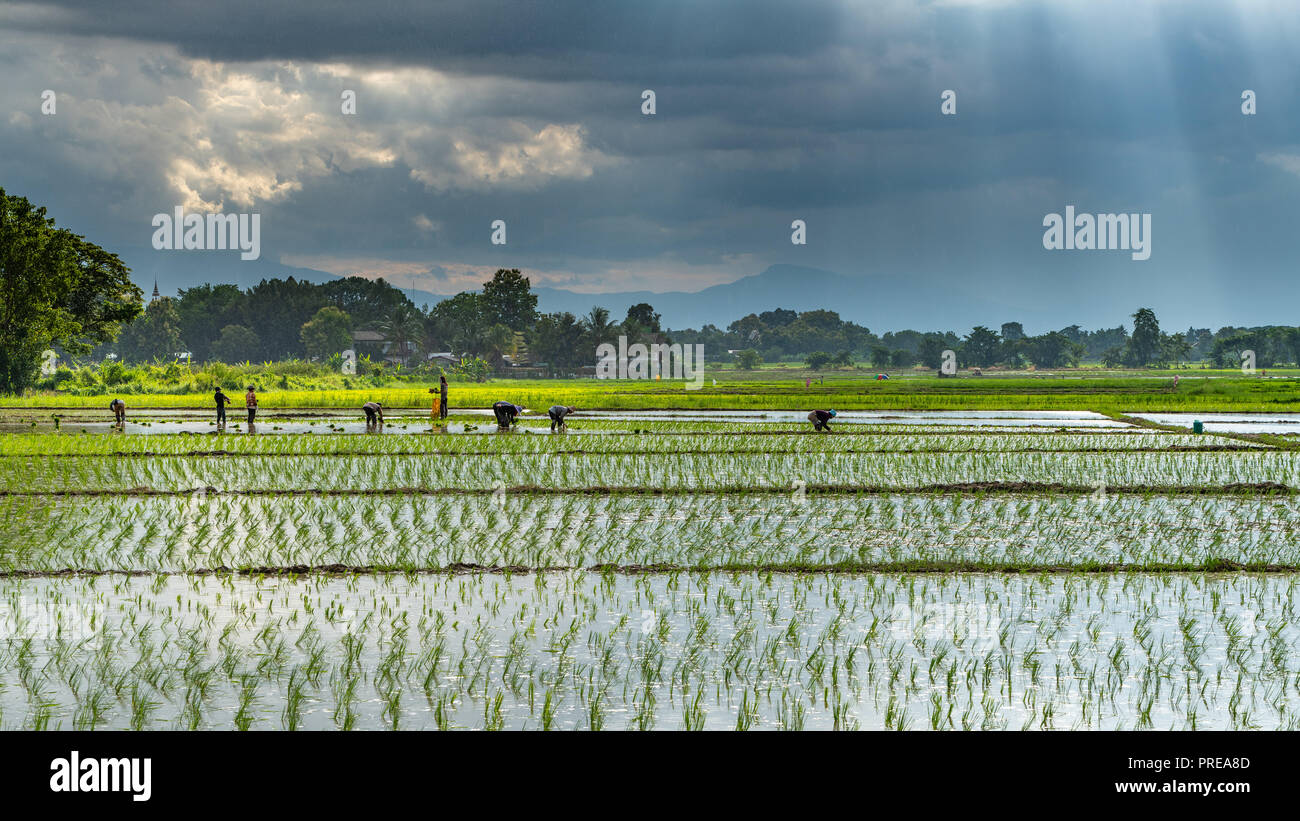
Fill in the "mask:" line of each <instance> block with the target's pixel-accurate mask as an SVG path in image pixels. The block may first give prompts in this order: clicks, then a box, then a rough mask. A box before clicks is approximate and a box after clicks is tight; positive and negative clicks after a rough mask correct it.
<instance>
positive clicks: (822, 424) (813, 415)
mask: <svg viewBox="0 0 1300 821" xmlns="http://www.w3.org/2000/svg"><path fill="white" fill-rule="evenodd" d="M838 415H839V414H838V413H837V412H836V411H835V410H834V409H831V410H815V411H811V412H810V413H809V414H808V421H809V422H812V423H813V430H824V431H828V432H829V431H830V429H831V420H832V419H834V418H835V417H836V416H838Z"/></svg>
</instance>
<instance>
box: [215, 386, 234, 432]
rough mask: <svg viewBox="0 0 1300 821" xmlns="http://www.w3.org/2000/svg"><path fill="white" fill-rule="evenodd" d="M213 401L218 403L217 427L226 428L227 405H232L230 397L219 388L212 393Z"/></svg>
mask: <svg viewBox="0 0 1300 821" xmlns="http://www.w3.org/2000/svg"><path fill="white" fill-rule="evenodd" d="M212 399H213V401H214V402H216V403H217V426H218V427H225V425H226V405H229V404H230V397H229V396H226V394H225V393H223V392H222V390H221V388H217V389H216V390H214V391H213V392H212Z"/></svg>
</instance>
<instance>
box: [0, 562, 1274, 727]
mask: <svg viewBox="0 0 1300 821" xmlns="http://www.w3.org/2000/svg"><path fill="white" fill-rule="evenodd" d="M1298 596H1300V584H1298V583H1297V580H1296V579H1295V577H1283V576H1262V577H1252V576H1245V575H1233V576H1214V575H1211V576H1186V575H1184V576H1159V575H1154V574H1151V575H1148V574H1123V575H1119V576H1070V575H1066V576H1021V575H1013V576H989V575H978V576H973V575H967V576H955V577H954V576H890V575H865V576H858V577H848V578H845V577H837V576H797V575H771V574H690V573H674V574H659V575H641V576H618V575H611V574H604V575H601V574H590V573H565V574H547V575H541V576H536V577H531V578H519V577H515V578H511V577H506V576H500V575H491V574H482V575H470V576H416V577H412V576H396V577H358V576H351V577H315V578H305V579H298V580H286V579H232V578H228V577H220V578H212V577H206V578H199V577H154V578H152V579H144V578H129V577H104V578H98V579H69V578H61V579H41V580H31V579H28V580H23V581H14V580H9V581H5V582H0V605H2V606H3V615H4V618H5V619H6V630H5V633H4V638H3V639H0V728H4V729H18V728H36V729H73V728H76V729H91V728H120V729H126V728H131V729H161V728H178V729H202V728H223V729H231V728H236V729H271V728H282V729H328V728H339V729H363V728H390V729H421V728H430V729H431V728H440V729H456V728H479V729H507V728H508V729H569V728H581V729H601V728H609V729H656V728H664V729H703V728H716V729H751V728H765V727H766V728H781V729H801V728H807V729H820V728H826V729H832V728H833V729H855V728H865V729H878V728H890V729H1135V728H1161V729H1257V728H1279V729H1297V728H1300V712H1297V710H1298V709H1300V691H1298V690H1297V685H1300V654H1297V650H1296V648H1297V646H1300V644H1298V641H1297V640H1298V639H1300V634H1297V623H1296V610H1295V605H1296V601H1297V597H1298Z"/></svg>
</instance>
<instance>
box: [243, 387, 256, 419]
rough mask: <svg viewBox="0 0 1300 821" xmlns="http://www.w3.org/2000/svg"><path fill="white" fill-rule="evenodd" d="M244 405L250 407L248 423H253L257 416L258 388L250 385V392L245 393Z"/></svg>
mask: <svg viewBox="0 0 1300 821" xmlns="http://www.w3.org/2000/svg"><path fill="white" fill-rule="evenodd" d="M244 407H245V408H247V409H248V424H250V425H251V424H253V418H254V417H255V416H257V389H256V388H254V387H253V386H252V385H249V386H248V393H246V394H244Z"/></svg>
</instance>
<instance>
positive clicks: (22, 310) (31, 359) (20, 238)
mask: <svg viewBox="0 0 1300 821" xmlns="http://www.w3.org/2000/svg"><path fill="white" fill-rule="evenodd" d="M142 298H143V294H142V293H141V291H140V289H139V288H138V287H137V286H135V285H134V284H133V283H132V282H131V271H130V269H128V268H127V267H126V266H125V265H124V264H122V261H121V260H120V259H118V258H117V255H116V254H111V253H109V252H108V251H105V250H104V249H103V248H100V247H99V246H97V245H95V244H93V243H90V242H86V240H85V238H84V237H82V236H80V235H78V234H74V233H72V232H71V231H68V230H67V229H63V228H56V227H55V224H54V220H53V219H51V218H49V217H47V216H46V215H45V209H44V208H38V207H36V206H34V205H32V203H30V202H29V201H28V200H27V199H26V198H24V197H16V196H10V195H8V194H6V193H5V191H4V189H3V188H0V392H4V393H14V392H18V391H21V390H23V389H25V388H28V387H30V386H31V385H32V384H34V383H35V381H36V375H37V372H38V369H39V366H40V355H41V352H42V351H43V350H45V349H46V348H51V347H59V348H62V349H63V350H64V351H66V352H68V353H72V354H79V353H88V352H89V351H90V350H91V349H92V348H93V347H94V346H95V345H98V344H103V343H105V342H110V341H112V340H113V339H115V338H116V337H117V334H118V332H119V331H120V329H121V327H122V324H123V323H125V322H129V321H130V320H131V318H132V317H134V316H135V315H136V314H138V313H139V312H140V308H141V305H142V302H143V299H142Z"/></svg>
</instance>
